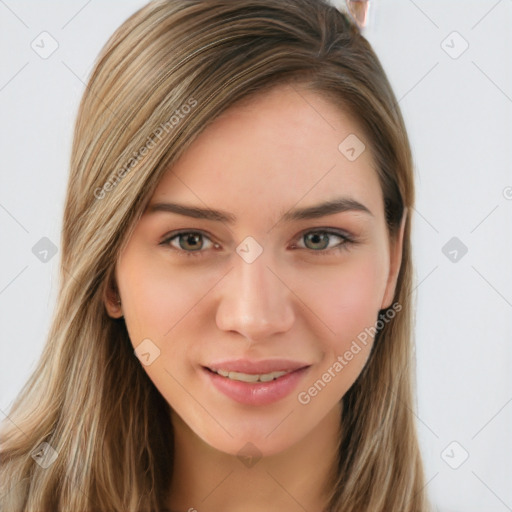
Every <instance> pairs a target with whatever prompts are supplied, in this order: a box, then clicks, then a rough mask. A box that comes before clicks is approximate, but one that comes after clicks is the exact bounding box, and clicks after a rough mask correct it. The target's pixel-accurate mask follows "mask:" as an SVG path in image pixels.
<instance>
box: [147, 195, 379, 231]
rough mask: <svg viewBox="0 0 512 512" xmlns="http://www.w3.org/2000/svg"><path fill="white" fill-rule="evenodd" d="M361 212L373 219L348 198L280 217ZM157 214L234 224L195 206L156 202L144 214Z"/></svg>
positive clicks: (226, 216) (228, 217) (229, 216)
mask: <svg viewBox="0 0 512 512" xmlns="http://www.w3.org/2000/svg"><path fill="white" fill-rule="evenodd" d="M350 211H355V212H363V213H366V214H368V215H371V216H372V217H373V213H372V212H371V211H370V210H369V209H368V208H367V207H366V206H365V205H364V204H362V203H360V202H359V201H356V200H355V199H352V198H349V197H340V198H337V199H333V200H331V201H325V202H323V203H319V204H316V205H313V206H308V207H306V208H295V209H293V210H288V211H287V212H285V213H284V214H283V215H282V218H281V220H283V221H285V222H291V221H297V220H304V219H316V218H319V217H324V216H326V215H333V214H335V213H343V212H350ZM157 212H166V213H176V214H178V215H184V216H186V217H192V218H194V219H205V220H213V221H218V222H226V223H228V224H233V223H235V222H236V216H235V215H233V214H232V213H229V212H226V211H223V210H213V209H211V208H198V207H197V206H186V205H183V204H177V203H167V202H158V203H153V204H150V205H149V206H148V208H147V210H146V214H153V213H157Z"/></svg>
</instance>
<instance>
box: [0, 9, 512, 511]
mask: <svg viewBox="0 0 512 512" xmlns="http://www.w3.org/2000/svg"><path fill="white" fill-rule="evenodd" d="M144 3H145V2H144V1H140V0H129V1H127V0H123V1H122V2H121V1H116V2H114V1H110V2H105V1H104V2H101V3H100V2H99V1H98V0H92V1H91V0H90V1H88V2H87V1H84V0H66V1H63V0H62V1H60V2H58V1H55V0H53V1H47V2H44V4H43V3H42V2H37V1H35V0H32V1H14V0H2V1H0V59H1V60H0V61H1V63H2V64H1V67H0V112H1V118H0V150H1V155H2V160H1V164H0V177H1V186H0V229H1V231H0V236H1V246H0V247H1V249H2V250H1V253H0V258H1V260H0V272H1V274H0V314H1V358H0V390H1V393H0V412H1V413H2V414H3V415H5V413H6V412H7V411H8V409H9V407H10V404H11V403H12V400H13V398H14V396H15V395H16V394H17V393H18V392H19V390H20V389H21V387H22V385H23V383H24V382H25V380H26V379H27V377H28V376H29V374H30V372H31V371H32V370H33V369H34V367H35V363H36V361H37V359H38V357H39V354H40V352H41V350H42V347H43V344H44V341H45V337H46V334H47V332H48V328H49V322H50V317H51V314H52V312H53V307H54V304H55V300H56V291H57V289H56V285H57V277H58V263H59V262H58V259H59V258H58V256H59V254H58V255H57V257H54V258H52V259H50V260H49V261H48V262H47V263H42V262H41V261H40V260H39V259H37V258H36V257H35V256H34V254H33V253H32V247H33V246H34V245H35V244H36V242H37V241H38V240H40V239H41V238H42V237H48V238H49V239H50V240H52V241H53V243H55V244H56V245H57V246H58V245H59V240H60V228H61V217H62V213H63V202H64V194H65V187H66V181H67V174H68V162H69V154H70V146H71V137H72V129H73V122H74V119H75V115H76V111H77V107H78V102H79V100H80V97H81V95H82V93H83V90H84V83H85V82H86V80H87V78H88V76H89V74H90V72H91V69H92V65H93V62H94V59H95V57H96V56H97V54H98V52H99V51H100V49H101V47H102V46H103V44H104V43H105V42H106V40H107V38H108V37H109V36H110V34H111V33H112V32H113V31H114V30H115V29H116V28H117V27H118V26H119V25H120V24H121V23H122V22H123V21H124V20H125V19H126V18H127V17H128V16H129V15H130V14H131V13H133V12H134V11H135V10H136V9H138V8H139V7H141V6H142V5H144ZM511 26H512V1H511V0H501V1H495V0H491V1H485V0H478V1H477V0H472V1H468V0H458V1H453V0H445V1H435V0H415V1H412V0H399V1H398V0H372V4H371V10H370V19H369V26H368V28H367V29H365V35H366V37H367V38H368V39H369V41H370V42H371V43H372V45H373V46H374V49H375V51H376V53H377V55H378V56H379V58H380V59H381V62H382V64H383V66H384V69H385V70H386V72H387V74H388V77H389V79H390V81H391V84H392V86H393V88H394V91H395V93H396V96H397V98H398V99H399V104H400V107H401V109H402V112H403V114H404V118H405V121H406V124H407V127H408V131H409V136H410V140H411V144H412V148H413V153H414V160H415V173H416V186H417V205H416V209H415V212H414V221H413V222H414V224H413V243H414V257H415V265H416V267H415V273H416V286H417V288H416V292H415V293H416V300H417V315H416V322H417V323H416V338H415V340H416V350H417V375H418V414H417V424H418V431H419V435H420V441H421V447H422V452H423V454H424V459H425V467H426V474H427V480H428V482H429V483H428V490H429V493H430V496H431V498H432V501H433V502H434V503H435V504H436V508H437V510H438V511H441V510H443V511H446V512H448V511H449V512H482V511H485V512H505V511H507V510H512V486H511V485H510V484H511V482H512V436H511V432H512V378H511V376H510V375H511V371H510V370H511V369H512V343H511V341H512V272H511V270H510V268H511V262H512V154H511V153H512V152H511V146H512V144H511V141H512V137H511V135H512V73H511V70H512V65H511V63H512V35H511V34H512V31H511V29H510V27H511ZM43 31H47V32H48V33H49V34H51V36H52V37H53V38H54V39H55V40H56V41H57V42H58V49H57V50H56V51H55V52H54V53H53V54H52V55H51V56H50V57H48V58H47V59H43V58H41V57H40V56H39V55H38V54H37V53H36V52H35V51H34V50H33V49H32V48H31V43H32V41H34V40H35V41H36V43H37V42H38V41H39V40H40V39H39V35H40V34H41V32H43ZM454 31H456V32H457V33H458V35H457V34H452V33H453V32H454ZM443 41H444V42H443ZM466 44H468V45H469V46H468V48H467V50H466V51H464V52H463V53H461V54H460V55H459V53H460V52H461V51H462V50H463V49H464V47H465V45H466ZM46 48H48V46H46ZM450 53H451V55H450ZM454 57H457V58H454ZM452 237H457V238H458V239H459V240H460V242H461V243H463V244H464V245H465V246H466V247H467V249H468V252H467V253H466V254H465V255H463V256H461V254H462V253H461V252H460V250H458V252H457V261H455V262H454V261H451V260H450V259H449V257H447V256H445V254H444V253H443V247H444V246H445V244H446V243H447V242H448V241H449V240H450V239H451V238H452ZM449 250H452V249H451V248H449V249H448V250H445V252H448V251H449ZM453 254H454V253H452V256H451V257H453ZM453 442H455V443H454V444H453ZM466 452H467V454H468V458H467V460H465V461H464V462H463V463H462V464H461V465H460V466H459V467H458V468H457V469H453V468H452V467H451V466H454V467H455V466H458V465H459V464H460V463H461V462H462V460H463V458H464V456H465V455H466ZM450 465H451V466H450Z"/></svg>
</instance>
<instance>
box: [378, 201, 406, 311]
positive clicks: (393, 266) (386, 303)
mask: <svg viewBox="0 0 512 512" xmlns="http://www.w3.org/2000/svg"><path fill="white" fill-rule="evenodd" d="M407 215H408V209H407V208H406V207H404V213H403V215H402V221H401V223H400V228H399V230H398V233H397V236H396V238H395V240H394V241H393V242H392V244H391V251H390V255H389V256H390V258H389V259H390V261H389V275H388V281H387V284H386V292H385V293H384V298H383V300H382V304H381V309H387V308H389V307H390V306H391V305H392V303H393V298H394V296H395V290H396V283H397V281H398V274H399V273H400V267H401V266H402V249H403V240H404V231H405V224H406V221H407Z"/></svg>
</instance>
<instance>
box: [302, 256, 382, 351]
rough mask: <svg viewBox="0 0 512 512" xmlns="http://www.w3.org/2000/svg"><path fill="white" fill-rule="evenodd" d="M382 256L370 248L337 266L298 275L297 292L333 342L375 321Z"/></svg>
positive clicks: (379, 298)
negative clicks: (298, 286)
mask: <svg viewBox="0 0 512 512" xmlns="http://www.w3.org/2000/svg"><path fill="white" fill-rule="evenodd" d="M382 259H383V258H379V257H376V256H375V255H374V254H372V253H371V252H370V251H368V253H367V254H365V253H363V252H361V253H360V254H358V255H355V254H354V255H353V256H350V258H347V259H346V260H345V261H344V262H341V263H340V264H339V265H333V266H324V267H321V268H319V269H318V270H316V271H315V272H314V274H313V273H310V275H309V276H305V275H304V274H303V275H302V277H301V279H300V281H299V282H300V283H301V284H300V290H298V294H300V296H301V297H304V298H307V299H306V300H305V301H304V302H305V303H306V304H307V305H308V306H309V307H310V308H311V310H312V311H313V312H314V313H315V314H316V315H317V316H318V318H319V319H320V320H322V322H323V323H324V324H325V325H326V326H327V327H328V328H329V331H330V333H331V334H332V339H335V340H337V341H336V343H340V340H350V339H352V338H353V337H357V335H358V334H359V333H360V332H361V331H362V330H364V328H365V327H368V326H369V325H374V323H375V322H376V320H377V315H378V312H379V309H380V304H381V303H382V296H383V292H384V287H383V282H384V281H385V272H384V271H385V268H384V265H383V264H382ZM334 348H336V347H334ZM338 348H341V347H338Z"/></svg>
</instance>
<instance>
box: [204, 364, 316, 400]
mask: <svg viewBox="0 0 512 512" xmlns="http://www.w3.org/2000/svg"><path fill="white" fill-rule="evenodd" d="M310 366H311V365H309V364H307V363H302V362H299V361H291V360H285V359H273V360H272V359H269V360H265V361H249V360H245V359H244V360H241V359H239V360H237V361H219V362H216V363H212V364H209V365H208V366H203V371H202V372H201V374H202V375H204V377H205V378H206V379H207V381H208V382H209V383H210V384H213V386H214V387H215V388H216V389H217V390H218V391H220V392H221V393H223V394H224V395H226V396H227V397H228V398H230V399H232V400H234V401H235V402H238V403H241V404H246V405H253V406H254V405H267V404H271V403H273V402H276V401H278V400H280V399H282V398H284V397H285V396H287V395H289V394H290V393H291V392H292V391H293V390H294V389H295V388H296V387H297V385H298V383H299V381H300V380H302V378H303V377H304V375H305V373H306V372H307V370H308V368H309V367H310Z"/></svg>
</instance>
